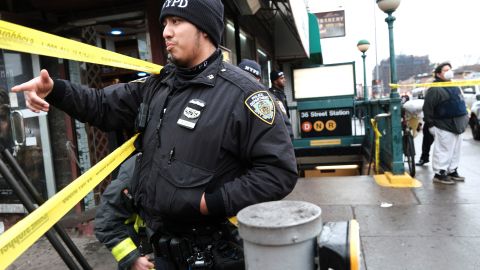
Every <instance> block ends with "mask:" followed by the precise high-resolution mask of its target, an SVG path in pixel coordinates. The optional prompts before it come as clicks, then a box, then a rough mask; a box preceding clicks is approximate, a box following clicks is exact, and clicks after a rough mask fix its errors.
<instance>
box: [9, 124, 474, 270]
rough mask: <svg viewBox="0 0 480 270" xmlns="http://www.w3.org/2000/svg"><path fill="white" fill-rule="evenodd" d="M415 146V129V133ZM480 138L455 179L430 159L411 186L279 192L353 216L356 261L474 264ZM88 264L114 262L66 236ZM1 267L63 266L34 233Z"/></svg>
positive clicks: (301, 185)
mask: <svg viewBox="0 0 480 270" xmlns="http://www.w3.org/2000/svg"><path fill="white" fill-rule="evenodd" d="M415 143H416V148H417V149H420V147H421V145H420V144H421V135H420V136H418V137H417V138H416V139H415ZM479 154H480V144H479V143H478V142H476V141H474V140H473V138H472V135H471V131H470V130H469V129H467V131H466V132H465V134H464V138H463V142H462V157H461V165H460V167H459V172H460V173H461V174H462V175H464V176H465V177H466V181H465V182H464V183H462V182H459V183H457V184H456V185H451V186H448V185H439V184H433V183H432V178H433V172H432V168H431V164H427V165H426V166H423V167H417V175H416V177H415V178H416V179H418V180H419V181H421V182H422V187H419V188H388V187H381V186H378V185H377V184H376V183H375V181H374V179H373V177H372V176H346V177H321V178H300V179H299V181H298V183H297V186H296V187H295V189H294V191H293V192H292V193H291V194H290V195H289V196H287V198H285V199H287V200H303V201H307V202H311V203H314V204H316V205H319V206H320V207H321V208H322V219H323V221H324V222H327V221H342V220H349V219H356V220H357V221H358V222H359V225H360V239H361V249H362V269H367V270H380V269H382V270H397V269H398V270H416V269H440V270H441V269H449V270H450V269H458V270H470V269H471V270H477V269H478V270H480V257H479V256H478V254H480V177H479V175H480V166H479V165H480V164H479V161H478V157H479V156H480V155H479ZM73 240H74V241H75V242H76V243H77V246H78V247H79V249H80V250H81V251H82V253H83V254H84V255H85V257H86V258H87V260H88V262H89V263H90V264H91V266H92V267H93V269H100V270H104V269H105V270H107V269H116V263H115V260H114V259H113V257H112V256H111V255H110V253H109V252H108V251H107V250H106V249H105V248H104V247H103V246H102V245H101V244H100V243H98V241H96V239H95V238H94V237H73ZM8 269H49V270H57V269H58V270H60V269H66V266H65V264H64V263H63V262H62V261H61V259H60V257H59V256H58V254H57V253H56V252H55V250H53V248H52V247H51V245H50V244H49V243H48V241H46V239H44V238H42V239H41V240H39V241H37V243H35V245H33V246H32V247H31V248H30V249H29V250H27V252H25V253H24V254H23V255H22V256H21V257H19V258H18V259H17V260H16V261H15V262H14V263H13V264H12V265H10V267H9V268H8Z"/></svg>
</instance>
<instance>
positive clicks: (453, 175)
mask: <svg viewBox="0 0 480 270" xmlns="http://www.w3.org/2000/svg"><path fill="white" fill-rule="evenodd" d="M447 177H448V179H450V180H453V181H460V182H463V181H465V177H463V176H460V175H459V174H458V172H457V169H455V170H454V171H453V172H451V173H449V174H448V175H447Z"/></svg>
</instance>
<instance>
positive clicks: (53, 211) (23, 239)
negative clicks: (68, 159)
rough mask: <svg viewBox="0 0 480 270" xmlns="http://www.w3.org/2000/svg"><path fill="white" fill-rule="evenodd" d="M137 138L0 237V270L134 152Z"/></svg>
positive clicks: (133, 138)
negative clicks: (134, 143)
mask: <svg viewBox="0 0 480 270" xmlns="http://www.w3.org/2000/svg"><path fill="white" fill-rule="evenodd" d="M137 136H138V134H137V135H135V136H133V137H132V138H131V139H130V140H128V141H127V142H125V143H124V144H123V145H122V146H120V147H119V148H117V149H116V150H115V151H113V153H111V154H110V155H108V156H107V157H105V158H104V159H102V160H101V161H100V162H98V163H97V164H96V165H95V166H93V167H92V168H91V169H90V170H88V171H87V172H85V173H84V174H82V175H81V176H80V177H78V178H77V179H75V181H73V182H72V183H70V184H69V185H68V186H66V187H65V188H64V189H62V190H61V191H60V192H58V193H57V194H55V195H54V196H53V197H52V198H50V199H49V200H48V201H46V202H45V203H44V204H42V205H41V206H40V207H39V208H37V209H36V210H35V211H33V212H32V213H30V214H29V215H28V216H26V217H25V218H24V219H22V220H21V221H19V222H18V223H17V224H15V225H14V226H13V227H11V228H10V229H8V230H7V231H5V232H4V233H3V234H2V235H0V258H1V259H0V269H5V268H7V266H9V265H10V264H11V263H12V262H13V261H14V260H15V259H17V258H18V257H19V256H20V255H21V254H22V253H23V252H24V251H25V250H27V249H28V248H29V247H30V246H31V245H33V244H34V243H35V241H37V240H38V239H39V238H40V237H41V236H42V235H43V234H45V233H46V232H47V231H48V230H49V229H50V228H51V227H52V226H53V225H55V223H57V222H58V221H59V220H60V219H61V218H62V217H63V216H64V215H65V214H67V212H68V211H70V209H72V208H73V207H74V206H75V205H76V204H77V203H78V202H79V201H80V200H81V199H82V198H83V197H85V196H86V195H87V194H88V192H90V190H92V189H93V188H95V186H97V185H98V184H99V183H100V182H101V181H102V180H103V179H105V177H107V176H108V175H109V174H110V173H111V172H112V171H113V170H114V169H115V168H116V167H118V166H119V165H120V164H121V163H122V162H123V161H124V160H125V159H126V158H127V157H128V156H130V154H132V153H133V151H134V150H135V146H134V145H133V142H134V141H135V139H136V138H137Z"/></svg>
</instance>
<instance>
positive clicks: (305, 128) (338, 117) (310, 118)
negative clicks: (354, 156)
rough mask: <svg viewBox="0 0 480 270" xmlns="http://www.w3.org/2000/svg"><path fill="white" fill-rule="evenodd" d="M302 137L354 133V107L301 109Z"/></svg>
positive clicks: (349, 134)
mask: <svg viewBox="0 0 480 270" xmlns="http://www.w3.org/2000/svg"><path fill="white" fill-rule="evenodd" d="M300 125H301V126H300V130H301V134H302V138H310V137H326V136H351V135H352V108H334V109H323V110H307V111H300Z"/></svg>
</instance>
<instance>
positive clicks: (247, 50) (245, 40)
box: [240, 31, 255, 60]
mask: <svg viewBox="0 0 480 270" xmlns="http://www.w3.org/2000/svg"><path fill="white" fill-rule="evenodd" d="M240 48H241V51H240V52H241V55H242V58H246V59H252V60H255V40H253V38H252V37H251V36H249V35H248V34H246V33H245V32H243V31H240Z"/></svg>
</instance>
